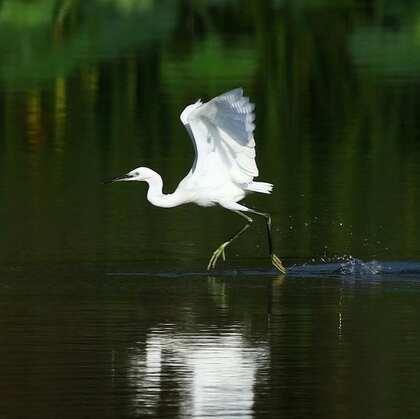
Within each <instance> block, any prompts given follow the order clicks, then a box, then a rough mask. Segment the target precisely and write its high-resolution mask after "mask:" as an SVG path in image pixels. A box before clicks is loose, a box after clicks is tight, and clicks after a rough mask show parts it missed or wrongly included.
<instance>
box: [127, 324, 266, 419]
mask: <svg viewBox="0 0 420 419" xmlns="http://www.w3.org/2000/svg"><path fill="white" fill-rule="evenodd" d="M194 330H197V329H194ZM244 334H245V330H244V328H243V327H236V326H230V327H229V328H226V329H222V330H220V329H219V328H218V327H217V326H216V325H214V326H213V327H211V328H207V329H204V330H203V331H202V333H200V334H197V333H196V332H195V333H194V334H188V333H185V332H183V333H180V332H179V331H178V330H177V329H176V327H175V325H160V326H159V327H156V328H154V329H152V330H151V331H150V333H149V334H148V336H147V338H146V344H145V345H144V344H140V345H139V347H138V348H133V349H132V351H131V353H130V354H129V372H128V376H129V380H130V381H131V383H130V384H131V385H132V386H133V387H135V388H136V392H135V394H136V400H133V402H134V406H135V410H136V413H137V414H153V413H154V414H156V412H157V411H161V410H162V408H163V406H169V405H170V406H172V409H173V407H174V405H176V406H177V408H178V409H179V413H180V415H181V416H183V415H193V416H194V417H195V416H197V417H201V416H211V415H218V416H220V415H221V416H223V415H234V416H241V417H248V416H249V417H250V416H251V415H252V409H253V405H254V385H255V381H256V376H257V371H258V369H260V368H262V369H264V370H266V368H267V367H268V365H269V351H268V346H267V343H266V342H264V341H261V340H260V341H258V342H257V343H255V342H252V343H250V342H249V341H247V339H246V337H245V336H244ZM172 411H173V410H172Z"/></svg>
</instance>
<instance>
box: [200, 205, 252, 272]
mask: <svg viewBox="0 0 420 419" xmlns="http://www.w3.org/2000/svg"><path fill="white" fill-rule="evenodd" d="M235 213H236V214H238V215H240V216H241V217H243V218H245V220H246V224H245V225H244V226H243V227H242V228H241V229H240V230H239V231H238V232H237V233H236V234H234V235H233V236H232V237H231V238H230V239H228V240H227V241H225V242H224V243H222V244H221V245H220V246H219V247H218V248H217V249H216V250H215V251H214V252H213V254H212V256H211V258H210V260H209V263H208V265H207V270H210V269H211V268H214V267H215V266H216V262H217V259H219V257H220V256H222V259H223V260H226V256H225V249H226V247H227V246H229V245H230V244H231V243H232V242H233V241H234V240H235V239H237V238H238V237H239V236H240V235H241V234H243V233H244V232H245V231H246V230H248V228H249V226H250V225H251V224H252V222H253V221H254V220H253V219H252V218H251V217H248V216H247V215H245V214H243V213H242V212H240V211H235Z"/></svg>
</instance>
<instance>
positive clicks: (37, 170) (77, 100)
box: [0, 0, 420, 268]
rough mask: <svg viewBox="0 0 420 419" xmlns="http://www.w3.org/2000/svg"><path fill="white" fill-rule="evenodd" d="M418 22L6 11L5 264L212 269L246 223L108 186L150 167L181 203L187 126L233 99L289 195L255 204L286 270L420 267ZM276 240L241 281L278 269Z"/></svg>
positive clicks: (33, 8)
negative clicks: (199, 107)
mask: <svg viewBox="0 0 420 419" xmlns="http://www.w3.org/2000/svg"><path fill="white" fill-rule="evenodd" d="M244 4H245V5H246V7H245V6H244ZM419 10H420V9H419V8H418V6H417V5H415V4H413V3H411V4H410V5H407V6H402V5H401V4H400V6H399V7H391V6H390V5H389V4H388V3H383V2H380V1H377V2H374V3H369V4H368V5H366V6H364V5H363V3H360V2H351V1H343V2H338V3H337V2H335V3H334V5H332V4H331V3H329V2H319V1H315V2H313V1H311V2H298V3H297V2H287V1H286V2H259V1H246V2H245V3H244V2H237V1H225V2H224V1H218V2H210V3H203V2H183V1H160V2H158V1H151V0H149V1H134V0H133V1H129V2H127V1H99V0H98V1H92V2H81V1H76V0H74V1H71V0H67V1H52V0H48V1H37V2H31V3H30V5H28V4H27V2H24V1H13V2H12V1H7V0H4V1H3V2H1V3H0V53H1V55H2V61H1V63H0V118H1V125H0V138H1V141H0V175H1V176H0V199H1V202H2V203H3V204H2V206H1V207H0V215H1V216H2V219H3V220H6V222H5V225H4V227H3V229H2V230H3V231H2V233H3V234H2V240H1V241H0V246H1V254H2V256H1V258H2V260H3V262H4V263H6V264H13V263H29V262H31V263H32V262H34V263H37V262H62V261H99V262H109V261H131V260H133V261H141V262H142V263H143V264H144V265H145V266H146V267H147V266H151V265H153V264H156V263H163V264H164V265H165V264H167V267H169V268H170V267H174V266H176V267H177V268H179V267H187V266H188V267H189V268H194V267H197V266H204V262H205V260H206V259H207V257H208V255H209V253H210V251H211V250H212V249H213V248H214V246H215V245H216V244H218V243H219V242H220V241H221V240H223V239H224V238H225V236H228V235H229V234H230V233H231V231H232V229H235V228H236V225H235V226H232V225H231V222H232V223H236V222H237V221H235V220H234V217H232V216H231V215H229V214H226V213H224V212H223V211H222V210H206V209H201V208H196V207H185V208H178V209H174V210H171V211H166V210H162V209H156V208H151V207H150V206H149V204H148V203H147V202H145V196H144V195H145V189H144V187H143V186H138V185H124V186H122V185H118V187H116V186H115V185H113V186H112V187H104V186H102V185H101V180H102V179H103V178H107V177H110V176H112V175H114V174H119V173H121V172H125V171H127V170H128V169H131V168H133V167H137V166H139V165H145V166H150V167H152V168H153V169H155V170H158V171H159V172H160V173H161V174H162V176H163V177H164V179H165V183H166V186H165V187H166V188H167V190H171V189H173V188H174V187H175V186H176V184H177V182H178V181H179V180H180V179H181V177H182V176H183V175H185V174H186V173H187V171H188V169H189V167H190V165H191V162H192V158H193V152H192V148H191V144H190V142H189V139H188V137H187V135H186V133H185V131H184V128H183V127H182V126H181V124H180V122H179V114H180V111H181V110H182V109H183V107H184V106H185V105H186V104H188V103H191V102H192V101H195V100H196V99H197V98H198V97H201V98H203V99H208V98H210V97H212V96H214V95H215V94H218V93H220V92H223V91H225V90H228V89H230V88H234V87H236V86H243V87H244V88H245V89H246V92H247V94H249V95H250V96H251V98H252V100H253V101H255V103H256V105H257V108H256V112H257V131H256V139H257V153H258V162H259V167H260V173H261V179H262V180H267V181H272V182H273V183H274V184H275V185H276V190H275V193H274V195H273V196H272V197H260V196H253V197H250V198H249V202H250V204H251V206H252V205H253V206H255V207H257V208H261V209H266V210H267V211H270V212H272V213H273V215H274V221H275V231H276V237H275V241H276V245H277V247H278V251H277V253H278V254H279V255H280V256H284V257H285V258H286V260H292V259H294V258H303V259H305V260H308V259H310V258H312V257H315V258H318V257H321V256H324V255H326V256H332V255H336V254H337V255H343V254H352V255H354V256H356V257H362V258H365V259H371V258H380V259H401V258H416V257H417V253H418V248H419V239H418V235H417V231H418V227H419V225H418V224H419V222H418V216H417V214H418V212H419V206H420V189H419V187H418V185H419V176H420V173H419V169H418V164H417V162H418V161H419V157H420V147H419V146H418V141H417V137H418V122H417V121H418V115H417V109H418V100H419V99H418V97H419V95H418V94H417V91H418V74H419V71H420V70H418V66H417V61H416V60H417V59H416V58H415V57H416V56H417V55H418V54H417V52H418V49H419V48H420V44H419V43H418V16H419ZM372 34H373V35H372ZM372 37H373V38H374V39H373V40H372ZM382 39H386V40H391V43H390V44H388V43H387V46H386V47H384V46H383V45H384V43H385V41H382ZM399 45H404V48H402V46H401V47H400V46H399ZM203 221H205V222H203ZM263 234H264V230H263V226H262V225H260V226H255V228H254V230H253V232H250V233H249V234H248V238H247V239H246V238H244V240H242V242H239V243H238V244H237V245H236V246H235V248H232V250H231V251H230V252H229V254H228V258H229V263H230V264H232V265H235V264H236V265H240V266H243V265H248V264H253V263H255V264H257V265H258V266H260V265H264V264H266V263H267V264H268V261H265V260H264V259H262V258H263V257H264V255H265V249H264V236H263ZM249 256H253V257H256V258H257V260H256V261H255V260H253V261H251V260H247V258H248V257H249ZM165 266H166V265H165Z"/></svg>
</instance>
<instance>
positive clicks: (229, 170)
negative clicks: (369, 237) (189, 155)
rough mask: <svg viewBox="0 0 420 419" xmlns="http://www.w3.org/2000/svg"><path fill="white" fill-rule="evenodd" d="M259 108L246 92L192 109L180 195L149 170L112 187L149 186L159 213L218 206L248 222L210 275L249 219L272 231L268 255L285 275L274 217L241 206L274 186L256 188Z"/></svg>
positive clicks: (184, 117) (186, 116)
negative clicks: (188, 159) (190, 151)
mask: <svg viewBox="0 0 420 419" xmlns="http://www.w3.org/2000/svg"><path fill="white" fill-rule="evenodd" d="M254 108H255V105H254V104H253V103H251V102H250V101H249V98H247V97H245V96H244V95H243V90H242V89H241V88H239V89H234V90H231V91H229V92H227V93H224V94H222V95H220V96H217V97H215V98H213V99H211V100H210V101H208V102H206V103H203V102H202V101H201V100H198V101H197V102H196V103H194V104H192V105H189V106H187V107H186V108H185V109H184V110H183V112H182V113H181V122H182V123H183V124H184V126H185V128H186V130H187V132H188V134H189V136H190V137H191V140H192V143H193V146H194V150H195V159H194V163H193V165H192V168H191V170H190V171H189V173H188V174H187V176H185V178H184V179H182V180H181V182H180V183H179V184H178V186H177V188H176V190H175V192H173V193H171V194H164V193H163V192H162V187H163V181H162V178H161V176H160V175H159V174H158V173H156V172H155V171H153V170H151V169H149V168H147V167H138V168H137V169H134V170H132V171H130V172H128V173H127V174H125V175H122V176H118V177H116V178H114V179H111V181H110V182H121V181H143V182H147V183H148V185H149V189H148V192H147V199H148V201H149V202H150V203H151V204H153V205H155V206H158V207H163V208H171V207H176V206H178V205H182V204H187V203H194V204H197V205H200V206H202V207H211V206H215V205H219V206H221V207H223V208H226V209H227V210H230V211H233V212H234V213H236V214H238V215H239V216H241V217H242V218H244V219H245V221H246V223H245V225H244V226H243V227H242V228H241V229H240V230H239V231H238V232H236V233H235V234H234V235H232V236H231V237H230V238H229V239H228V240H226V241H225V242H223V243H222V244H221V245H220V246H219V247H218V248H217V249H216V250H215V251H214V252H213V254H212V255H211V257H210V260H209V263H208V265H207V270H210V269H212V268H214V267H215V266H216V263H217V260H218V259H219V258H220V257H222V259H223V260H225V259H226V257H225V249H226V248H227V247H228V246H229V245H230V244H231V243H232V242H233V241H234V240H236V239H237V238H238V237H239V236H241V235H242V234H243V233H244V232H245V231H246V230H247V229H248V228H249V227H250V225H251V223H252V222H253V219H252V218H251V217H250V216H249V214H255V215H257V216H261V217H263V218H264V220H265V223H266V227H267V239H268V251H269V255H270V258H271V262H272V264H273V265H274V267H275V268H276V269H278V270H279V271H280V272H281V273H283V274H285V273H286V269H285V268H284V266H283V264H282V262H281V260H280V259H279V258H278V257H277V256H276V255H275V254H274V251H273V241H272V234H271V217H270V214H268V213H265V212H260V211H257V210H255V209H252V208H249V207H247V206H245V205H243V204H241V203H239V202H240V201H241V200H242V199H243V198H245V196H246V195H248V194H249V193H251V192H259V193H264V194H269V193H271V190H272V188H273V185H272V184H271V183H266V182H254V180H253V179H254V177H256V176H258V168H257V164H256V162H255V140H254V135H253V132H254V129H255V124H254V119H255V114H254Z"/></svg>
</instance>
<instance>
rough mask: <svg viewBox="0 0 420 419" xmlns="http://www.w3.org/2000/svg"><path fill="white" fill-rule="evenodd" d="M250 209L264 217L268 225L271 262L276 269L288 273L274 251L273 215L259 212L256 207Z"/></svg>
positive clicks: (249, 209)
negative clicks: (272, 235)
mask: <svg viewBox="0 0 420 419" xmlns="http://www.w3.org/2000/svg"><path fill="white" fill-rule="evenodd" d="M248 211H249V212H251V213H252V214H255V215H259V216H261V217H264V220H265V224H266V226H267V238H268V251H269V253H270V258H271V263H272V264H273V265H274V267H275V268H276V269H278V270H279V271H280V272H281V273H282V274H286V268H285V267H284V266H283V263H282V261H281V260H280V259H279V258H278V257H277V256H276V255H275V254H274V251H273V239H272V237H271V216H270V214H268V213H266V212H259V211H256V210H254V209H251V208H248Z"/></svg>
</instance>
